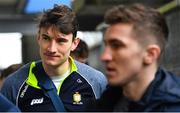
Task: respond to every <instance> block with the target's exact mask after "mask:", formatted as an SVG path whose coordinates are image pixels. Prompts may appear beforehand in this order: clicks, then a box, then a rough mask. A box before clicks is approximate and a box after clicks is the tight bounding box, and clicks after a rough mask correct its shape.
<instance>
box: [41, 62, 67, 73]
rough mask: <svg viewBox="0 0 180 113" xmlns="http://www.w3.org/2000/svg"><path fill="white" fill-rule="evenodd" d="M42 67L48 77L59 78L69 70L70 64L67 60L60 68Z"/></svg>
mask: <svg viewBox="0 0 180 113" xmlns="http://www.w3.org/2000/svg"><path fill="white" fill-rule="evenodd" d="M43 67H44V70H45V72H46V73H47V74H48V75H49V76H61V75H63V74H64V73H66V72H67V71H68V69H69V68H70V62H69V60H67V61H66V62H64V63H63V64H62V65H60V66H51V65H46V64H43Z"/></svg>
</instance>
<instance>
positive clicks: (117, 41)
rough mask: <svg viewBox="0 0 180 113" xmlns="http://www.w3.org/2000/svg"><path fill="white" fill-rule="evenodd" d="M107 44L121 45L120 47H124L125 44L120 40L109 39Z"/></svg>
mask: <svg viewBox="0 0 180 113" xmlns="http://www.w3.org/2000/svg"><path fill="white" fill-rule="evenodd" d="M108 43H115V44H117V43H118V44H120V45H122V46H125V44H124V43H123V42H122V41H121V40H117V39H110V40H109V41H108Z"/></svg>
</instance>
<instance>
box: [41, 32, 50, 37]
mask: <svg viewBox="0 0 180 113" xmlns="http://www.w3.org/2000/svg"><path fill="white" fill-rule="evenodd" d="M42 36H45V37H48V38H51V37H50V36H49V35H48V34H46V33H43V34H42Z"/></svg>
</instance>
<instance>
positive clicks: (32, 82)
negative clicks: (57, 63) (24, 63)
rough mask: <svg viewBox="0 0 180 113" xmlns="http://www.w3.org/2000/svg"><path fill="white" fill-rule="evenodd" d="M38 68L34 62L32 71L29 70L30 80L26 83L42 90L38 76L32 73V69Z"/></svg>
mask: <svg viewBox="0 0 180 113" xmlns="http://www.w3.org/2000/svg"><path fill="white" fill-rule="evenodd" d="M34 67H36V62H32V63H31V65H30V69H29V75H28V79H27V81H26V83H27V84H28V85H30V86H32V87H34V88H37V89H41V88H40V87H39V86H38V81H37V79H36V76H35V75H34V73H33V72H32V69H33V68H34Z"/></svg>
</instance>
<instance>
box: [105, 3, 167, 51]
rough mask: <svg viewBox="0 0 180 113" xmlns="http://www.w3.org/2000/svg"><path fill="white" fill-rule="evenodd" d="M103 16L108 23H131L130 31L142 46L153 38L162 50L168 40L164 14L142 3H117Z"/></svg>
mask: <svg viewBox="0 0 180 113" xmlns="http://www.w3.org/2000/svg"><path fill="white" fill-rule="evenodd" d="M104 18H105V22H106V23H107V24H109V25H113V24H117V23H125V24H131V25H132V26H133V28H132V31H133V32H132V33H133V35H134V37H135V38H136V39H137V40H138V41H139V42H141V45H142V46H143V45H147V44H149V43H150V42H151V41H152V40H153V41H155V43H156V44H158V45H159V47H160V48H161V51H163V50H164V48H165V45H166V42H167V40H168V27H167V24H166V21H165V18H164V16H163V15H162V14H161V13H160V12H158V11H157V10H155V9H153V8H150V7H145V6H144V5H142V4H134V5H129V6H124V5H119V6H115V7H114V8H112V9H110V10H108V11H107V13H106V14H105V17H104Z"/></svg>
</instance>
